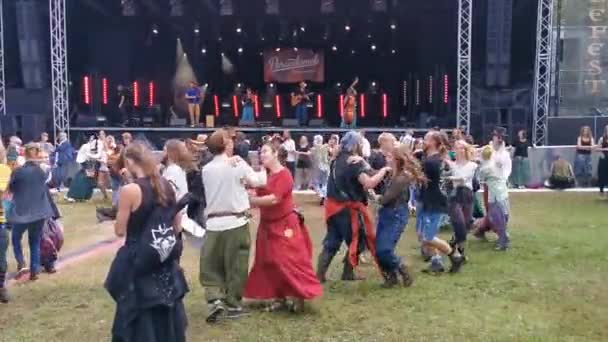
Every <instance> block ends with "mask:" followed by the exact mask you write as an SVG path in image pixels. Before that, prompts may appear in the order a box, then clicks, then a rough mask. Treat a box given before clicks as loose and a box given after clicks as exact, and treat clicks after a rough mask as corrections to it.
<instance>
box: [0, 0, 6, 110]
mask: <svg viewBox="0 0 608 342" xmlns="http://www.w3.org/2000/svg"><path fill="white" fill-rule="evenodd" d="M3 6H4V0H0V115H6V89H5V82H4V10H3Z"/></svg>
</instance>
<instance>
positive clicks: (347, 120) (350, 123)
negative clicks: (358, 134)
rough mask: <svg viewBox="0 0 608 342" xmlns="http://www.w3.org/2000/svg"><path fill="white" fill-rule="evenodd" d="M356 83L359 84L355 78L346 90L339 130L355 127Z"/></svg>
mask: <svg viewBox="0 0 608 342" xmlns="http://www.w3.org/2000/svg"><path fill="white" fill-rule="evenodd" d="M357 83H359V78H355V81H354V82H353V84H351V86H350V87H348V89H347V90H346V97H345V99H344V115H343V116H342V123H341V124H340V127H341V128H350V129H354V128H355V127H357V90H356V89H355V86H356V85H357Z"/></svg>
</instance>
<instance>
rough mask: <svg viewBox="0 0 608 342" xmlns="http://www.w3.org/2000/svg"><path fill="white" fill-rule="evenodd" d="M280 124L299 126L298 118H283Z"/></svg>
mask: <svg viewBox="0 0 608 342" xmlns="http://www.w3.org/2000/svg"><path fill="white" fill-rule="evenodd" d="M282 125H283V127H298V126H300V123H299V122H298V119H283V123H282Z"/></svg>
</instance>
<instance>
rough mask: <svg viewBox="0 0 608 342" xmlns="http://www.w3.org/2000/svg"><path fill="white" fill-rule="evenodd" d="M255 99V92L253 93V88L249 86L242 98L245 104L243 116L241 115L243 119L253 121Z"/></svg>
mask: <svg viewBox="0 0 608 342" xmlns="http://www.w3.org/2000/svg"><path fill="white" fill-rule="evenodd" d="M254 101H255V94H254V93H253V90H251V88H247V90H246V92H245V95H244V96H243V99H242V101H241V102H242V104H243V116H242V117H241V119H242V120H243V121H247V122H253V120H254V118H253V105H254V103H253V102H254Z"/></svg>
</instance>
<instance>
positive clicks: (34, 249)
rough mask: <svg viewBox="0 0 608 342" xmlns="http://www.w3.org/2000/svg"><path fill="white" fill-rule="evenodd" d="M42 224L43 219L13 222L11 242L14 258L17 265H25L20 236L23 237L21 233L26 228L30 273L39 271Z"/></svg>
mask: <svg viewBox="0 0 608 342" xmlns="http://www.w3.org/2000/svg"><path fill="white" fill-rule="evenodd" d="M43 226H44V220H38V221H35V222H30V223H15V224H13V233H12V234H11V242H12V243H13V253H14V254H15V259H16V260H17V264H19V265H25V259H24V258H23V249H22V248H21V238H22V237H23V233H25V231H26V230H27V241H28V243H29V245H30V273H38V272H40V240H41V238H42V227H43Z"/></svg>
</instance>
